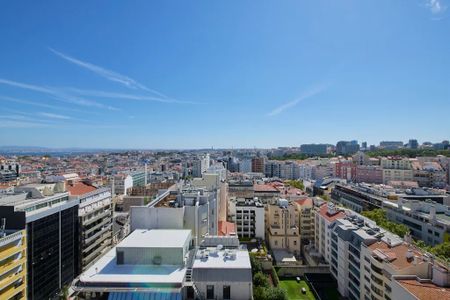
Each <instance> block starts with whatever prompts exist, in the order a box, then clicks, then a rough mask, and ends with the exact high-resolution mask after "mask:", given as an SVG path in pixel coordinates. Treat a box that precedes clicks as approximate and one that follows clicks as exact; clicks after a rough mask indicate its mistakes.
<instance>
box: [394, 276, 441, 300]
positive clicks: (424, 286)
mask: <svg viewBox="0 0 450 300" xmlns="http://www.w3.org/2000/svg"><path fill="white" fill-rule="evenodd" d="M397 282H398V283H399V284H400V285H401V286H402V287H403V288H404V289H405V290H407V291H408V292H410V293H411V294H413V295H414V296H415V297H416V298H417V299H421V300H435V299H450V288H445V287H440V286H437V285H435V284H434V283H431V282H420V281H418V280H414V279H400V280H397Z"/></svg>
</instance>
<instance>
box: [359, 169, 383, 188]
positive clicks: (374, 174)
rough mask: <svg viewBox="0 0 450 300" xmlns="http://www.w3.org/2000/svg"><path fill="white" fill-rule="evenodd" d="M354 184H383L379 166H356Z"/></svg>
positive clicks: (381, 170)
mask: <svg viewBox="0 0 450 300" xmlns="http://www.w3.org/2000/svg"><path fill="white" fill-rule="evenodd" d="M355 171H356V172H355V180H354V181H355V182H358V183H359V182H365V183H376V184H380V183H383V169H382V168H381V167H379V166H370V165H369V166H367V165H357V166H356V170H355Z"/></svg>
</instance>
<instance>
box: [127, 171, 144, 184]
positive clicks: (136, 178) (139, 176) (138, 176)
mask: <svg viewBox="0 0 450 300" xmlns="http://www.w3.org/2000/svg"><path fill="white" fill-rule="evenodd" d="M130 176H131V178H132V179H133V180H132V181H133V186H145V185H146V184H147V182H145V181H146V179H147V174H146V173H145V171H134V172H131V173H130Z"/></svg>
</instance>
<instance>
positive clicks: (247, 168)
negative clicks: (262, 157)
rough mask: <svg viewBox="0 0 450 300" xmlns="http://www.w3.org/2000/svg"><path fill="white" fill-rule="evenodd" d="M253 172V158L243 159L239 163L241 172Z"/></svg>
mask: <svg viewBox="0 0 450 300" xmlns="http://www.w3.org/2000/svg"><path fill="white" fill-rule="evenodd" d="M251 171H252V160H251V158H247V159H242V160H241V161H239V172H241V173H250V172H251Z"/></svg>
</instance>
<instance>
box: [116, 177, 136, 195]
mask: <svg viewBox="0 0 450 300" xmlns="http://www.w3.org/2000/svg"><path fill="white" fill-rule="evenodd" d="M112 186H113V195H127V191H128V189H129V188H132V187H133V177H131V175H126V174H119V175H116V176H114V178H113V183H112Z"/></svg>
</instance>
